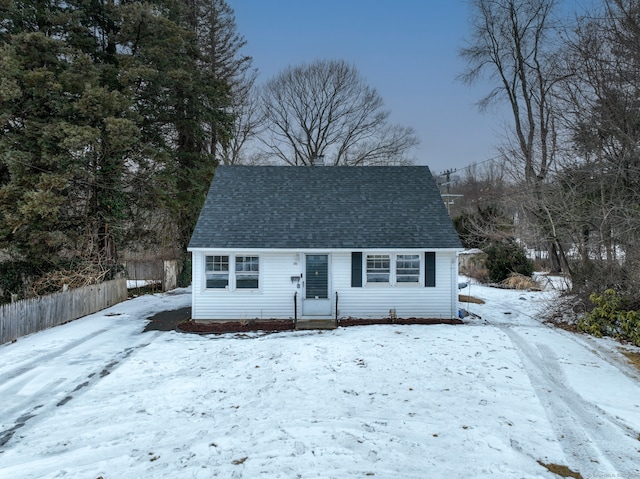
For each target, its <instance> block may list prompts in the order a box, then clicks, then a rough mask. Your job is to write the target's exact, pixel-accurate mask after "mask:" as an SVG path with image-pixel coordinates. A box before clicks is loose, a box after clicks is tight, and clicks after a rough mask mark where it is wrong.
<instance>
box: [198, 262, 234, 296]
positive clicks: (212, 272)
mask: <svg viewBox="0 0 640 479" xmlns="http://www.w3.org/2000/svg"><path fill="white" fill-rule="evenodd" d="M229 259H230V256H229V255H223V254H207V255H205V256H204V287H205V289H213V290H215V289H229V284H230V279H231V274H230V271H229ZM225 263H226V264H225ZM225 266H226V269H225ZM225 276H226V281H227V284H226V285H225V286H209V285H208V283H209V278H210V277H211V279H214V277H219V278H224V277H225Z"/></svg>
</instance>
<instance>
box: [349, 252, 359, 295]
mask: <svg viewBox="0 0 640 479" xmlns="http://www.w3.org/2000/svg"><path fill="white" fill-rule="evenodd" d="M351 287H352V288H361V287H362V253H361V252H353V253H351Z"/></svg>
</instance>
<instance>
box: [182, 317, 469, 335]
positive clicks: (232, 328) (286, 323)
mask: <svg viewBox="0 0 640 479" xmlns="http://www.w3.org/2000/svg"><path fill="white" fill-rule="evenodd" d="M372 324H464V323H463V322H462V321H460V320H459V319H428V318H426V319H425V318H406V319H394V320H392V319H389V318H382V319H352V318H349V319H341V320H339V321H338V326H340V327H347V326H367V325H372ZM177 329H178V330H179V331H184V332H188V333H202V334H207V333H213V334H222V333H247V332H251V331H291V330H293V329H295V326H294V323H293V321H292V320H276V319H271V320H266V321H259V320H254V321H224V322H217V321H215V322H214V321H211V322H198V321H191V320H190V321H183V322H181V323H179V324H178V325H177Z"/></svg>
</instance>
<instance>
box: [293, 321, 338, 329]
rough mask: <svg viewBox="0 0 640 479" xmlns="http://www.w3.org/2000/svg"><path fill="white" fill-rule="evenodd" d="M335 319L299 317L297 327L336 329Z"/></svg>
mask: <svg viewBox="0 0 640 479" xmlns="http://www.w3.org/2000/svg"><path fill="white" fill-rule="evenodd" d="M336 328H337V325H336V320H335V319H299V320H298V322H297V323H296V329H336Z"/></svg>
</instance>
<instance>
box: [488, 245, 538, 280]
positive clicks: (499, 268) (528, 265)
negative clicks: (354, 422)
mask: <svg viewBox="0 0 640 479" xmlns="http://www.w3.org/2000/svg"><path fill="white" fill-rule="evenodd" d="M484 252H485V253H486V254H487V261H486V266H487V270H488V271H489V279H490V280H491V281H492V282H494V283H500V282H502V281H504V280H505V279H507V278H508V277H509V276H510V275H511V274H513V273H517V274H520V275H523V276H529V277H530V276H531V275H532V274H533V263H532V262H531V261H530V260H529V259H528V258H527V255H526V254H525V251H524V248H522V247H520V246H518V245H517V244H516V242H515V241H513V240H508V241H500V242H494V243H491V244H490V245H489V246H488V247H487V248H485V249H484Z"/></svg>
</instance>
